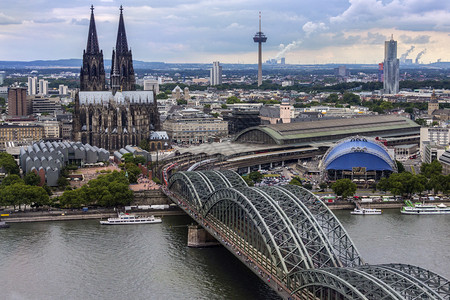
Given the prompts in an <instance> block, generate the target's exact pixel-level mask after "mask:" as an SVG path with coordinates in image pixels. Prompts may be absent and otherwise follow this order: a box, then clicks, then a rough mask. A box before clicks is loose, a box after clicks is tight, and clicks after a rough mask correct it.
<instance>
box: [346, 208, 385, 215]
mask: <svg viewBox="0 0 450 300" xmlns="http://www.w3.org/2000/svg"><path fill="white" fill-rule="evenodd" d="M350 213H351V214H352V215H364V216H365V215H381V213H382V211H381V209H376V208H355V209H354V210H353V211H352V212H350Z"/></svg>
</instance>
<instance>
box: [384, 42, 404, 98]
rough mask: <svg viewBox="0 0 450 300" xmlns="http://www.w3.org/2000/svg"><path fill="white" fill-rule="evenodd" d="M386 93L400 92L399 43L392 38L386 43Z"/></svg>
mask: <svg viewBox="0 0 450 300" xmlns="http://www.w3.org/2000/svg"><path fill="white" fill-rule="evenodd" d="M383 72H384V76H383V77H384V81H383V87H384V93H386V94H396V93H398V91H399V77H400V71H399V60H398V58H397V41H394V38H393V37H391V40H390V41H386V42H384V64H383Z"/></svg>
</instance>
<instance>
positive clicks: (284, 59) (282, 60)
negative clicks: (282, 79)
mask: <svg viewBox="0 0 450 300" xmlns="http://www.w3.org/2000/svg"><path fill="white" fill-rule="evenodd" d="M280 64H282V65H285V64H286V58H285V57H282V58H281V60H280Z"/></svg>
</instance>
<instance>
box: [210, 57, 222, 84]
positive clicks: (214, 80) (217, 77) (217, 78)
mask: <svg viewBox="0 0 450 300" xmlns="http://www.w3.org/2000/svg"><path fill="white" fill-rule="evenodd" d="M209 82H210V84H211V85H219V84H222V66H221V65H220V63H219V62H218V61H215V62H213V67H212V69H211V70H210V77H209Z"/></svg>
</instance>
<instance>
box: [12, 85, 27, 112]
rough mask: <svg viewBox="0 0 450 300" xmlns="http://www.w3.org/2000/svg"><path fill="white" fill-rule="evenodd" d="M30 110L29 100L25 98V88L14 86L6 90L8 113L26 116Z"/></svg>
mask: <svg viewBox="0 0 450 300" xmlns="http://www.w3.org/2000/svg"><path fill="white" fill-rule="evenodd" d="M30 110H31V102H30V101H28V100H27V90H26V89H25V88H20V87H14V88H10V89H9V92H8V115H10V116H27V115H29V113H30Z"/></svg>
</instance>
